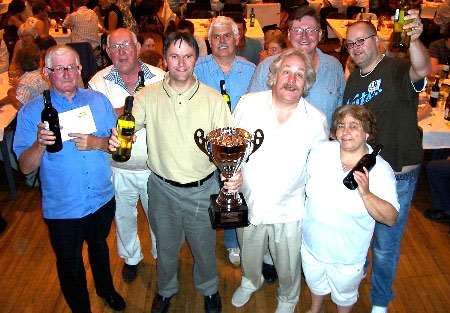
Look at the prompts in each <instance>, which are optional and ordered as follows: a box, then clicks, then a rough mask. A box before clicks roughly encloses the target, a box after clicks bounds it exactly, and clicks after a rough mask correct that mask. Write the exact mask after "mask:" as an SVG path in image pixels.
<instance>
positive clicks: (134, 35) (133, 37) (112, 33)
mask: <svg viewBox="0 0 450 313" xmlns="http://www.w3.org/2000/svg"><path fill="white" fill-rule="evenodd" d="M118 30H126V31H127V32H129V33H130V35H131V40H132V41H133V43H134V44H135V45H136V44H137V43H138V40H137V36H136V34H135V33H133V32H132V31H131V30H129V29H127V28H117V29H115V30H114V31H113V32H111V33H109V34H108V37H106V46H107V47H109V39H110V37H111V36H112V35H114V33H115V32H116V31H118Z"/></svg>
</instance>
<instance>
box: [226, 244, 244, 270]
mask: <svg viewBox="0 0 450 313" xmlns="http://www.w3.org/2000/svg"><path fill="white" fill-rule="evenodd" d="M227 250H228V260H230V263H231V264H233V265H234V266H240V265H241V250H240V249H239V248H228V249H227Z"/></svg>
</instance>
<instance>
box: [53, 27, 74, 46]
mask: <svg viewBox="0 0 450 313" xmlns="http://www.w3.org/2000/svg"><path fill="white" fill-rule="evenodd" d="M49 34H50V36H52V37H53V38H55V40H56V42H57V43H58V44H60V45H62V44H66V43H69V42H71V40H70V29H68V30H67V34H64V33H63V32H62V29H59V31H58V32H55V29H54V28H53V27H52V28H50V31H49Z"/></svg>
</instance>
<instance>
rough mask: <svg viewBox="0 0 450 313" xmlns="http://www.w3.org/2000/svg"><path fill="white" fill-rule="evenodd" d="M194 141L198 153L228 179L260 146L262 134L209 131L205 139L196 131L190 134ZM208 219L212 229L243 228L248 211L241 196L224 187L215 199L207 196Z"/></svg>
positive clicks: (228, 130) (237, 129)
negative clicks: (209, 198)
mask: <svg viewBox="0 0 450 313" xmlns="http://www.w3.org/2000/svg"><path fill="white" fill-rule="evenodd" d="M194 139H195V143H196V144H197V146H198V147H199V148H200V150H201V151H203V153H205V154H206V155H207V156H208V157H209V159H210V161H211V162H213V163H214V164H215V165H216V166H217V168H218V169H219V171H220V172H221V173H222V175H223V176H224V177H225V178H227V179H228V178H231V177H232V176H233V175H234V174H236V173H237V172H238V171H239V170H240V169H241V167H242V164H243V163H244V162H247V161H248V158H249V157H250V155H251V154H252V153H254V152H255V151H256V150H257V149H258V148H259V147H260V146H261V144H262V142H263V140H264V133H263V131H262V130H261V129H257V130H256V131H255V132H254V134H253V135H252V134H251V133H250V132H248V131H246V130H245V129H242V128H234V127H225V128H218V129H215V130H212V131H211V132H209V133H208V135H207V136H206V138H205V132H204V131H203V129H200V128H199V129H197V130H196V131H195V133H194ZM209 216H210V218H211V224H212V227H213V228H214V229H216V228H236V227H245V226H248V224H249V221H248V207H247V204H246V203H245V200H244V197H243V196H242V193H237V192H236V193H235V192H228V190H227V189H225V188H224V187H222V188H221V189H220V192H219V194H218V195H217V194H214V195H211V206H210V207H209Z"/></svg>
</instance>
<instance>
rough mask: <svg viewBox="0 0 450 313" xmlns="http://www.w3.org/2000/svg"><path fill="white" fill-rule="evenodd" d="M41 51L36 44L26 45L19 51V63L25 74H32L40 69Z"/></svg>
mask: <svg viewBox="0 0 450 313" xmlns="http://www.w3.org/2000/svg"><path fill="white" fill-rule="evenodd" d="M40 61H41V51H40V50H39V47H38V46H37V45H35V44H31V45H26V46H24V47H23V48H21V49H19V51H17V62H18V63H19V64H20V67H21V68H22V70H24V71H25V72H31V71H34V70H37V69H38V68H39V65H40Z"/></svg>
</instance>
